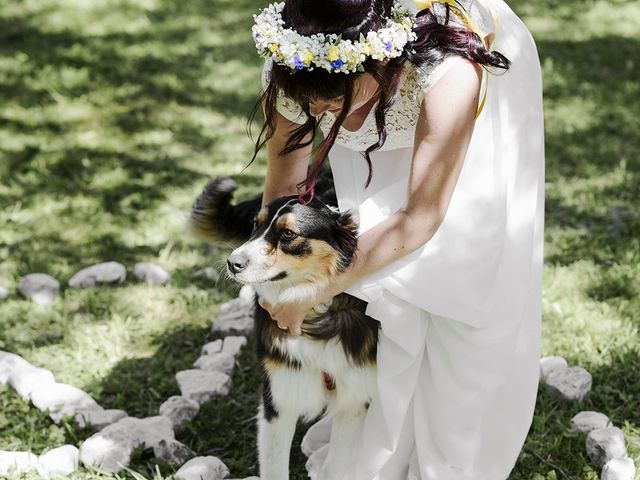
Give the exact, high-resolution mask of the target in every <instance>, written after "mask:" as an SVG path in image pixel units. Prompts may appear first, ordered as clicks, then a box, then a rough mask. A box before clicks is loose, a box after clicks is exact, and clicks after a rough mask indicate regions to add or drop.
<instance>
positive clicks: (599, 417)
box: [571, 411, 611, 433]
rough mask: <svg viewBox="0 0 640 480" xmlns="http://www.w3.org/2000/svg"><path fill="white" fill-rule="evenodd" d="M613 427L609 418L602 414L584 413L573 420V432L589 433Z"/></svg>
mask: <svg viewBox="0 0 640 480" xmlns="http://www.w3.org/2000/svg"><path fill="white" fill-rule="evenodd" d="M610 425H611V421H610V420H609V417H607V416H606V415H605V414H603V413H600V412H592V411H584V412H580V413H578V414H576V415H575V416H574V417H573V418H572V419H571V431H572V432H583V433H589V432H590V431H591V430H596V429H598V428H604V427H608V426H610Z"/></svg>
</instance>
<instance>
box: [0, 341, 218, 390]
mask: <svg viewBox="0 0 640 480" xmlns="http://www.w3.org/2000/svg"><path fill="white" fill-rule="evenodd" d="M221 345H222V343H221ZM27 367H31V364H30V363H29V362H27V361H26V360H25V359H24V358H22V357H21V356H19V355H16V354H15V353H10V352H4V351H2V350H0V385H5V384H6V383H7V382H8V381H9V376H10V375H11V372H13V370H14V369H16V368H27Z"/></svg>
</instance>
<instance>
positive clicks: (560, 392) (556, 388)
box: [545, 367, 592, 402]
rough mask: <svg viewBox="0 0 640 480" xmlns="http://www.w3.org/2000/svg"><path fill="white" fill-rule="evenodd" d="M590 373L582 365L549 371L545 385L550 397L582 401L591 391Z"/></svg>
mask: <svg viewBox="0 0 640 480" xmlns="http://www.w3.org/2000/svg"><path fill="white" fill-rule="evenodd" d="M591 383H592V379H591V374H590V373H589V372H587V371H586V370H585V369H584V368H582V367H571V368H567V369H564V370H557V371H554V372H551V373H550V374H549V375H548V376H547V380H546V383H545V387H546V389H547V392H548V393H549V395H551V396H552V397H554V398H556V399H559V400H564V401H573V400H576V401H579V402H580V401H582V400H584V399H585V398H586V396H587V395H588V394H589V392H590V391H591Z"/></svg>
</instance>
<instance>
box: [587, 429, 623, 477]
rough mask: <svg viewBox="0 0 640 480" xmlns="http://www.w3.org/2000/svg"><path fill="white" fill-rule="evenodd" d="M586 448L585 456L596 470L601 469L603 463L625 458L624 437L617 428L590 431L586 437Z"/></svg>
mask: <svg viewBox="0 0 640 480" xmlns="http://www.w3.org/2000/svg"><path fill="white" fill-rule="evenodd" d="M586 447H587V455H588V456H589V458H590V459H591V462H592V463H593V464H594V465H595V466H596V467H597V468H602V467H603V466H604V464H605V463H607V462H608V461H609V460H611V459H613V458H624V457H626V456H627V449H626V447H625V445H624V435H622V430H620V429H619V428H617V427H606V428H598V429H597V430H592V431H591V432H589V434H588V435H587V442H586Z"/></svg>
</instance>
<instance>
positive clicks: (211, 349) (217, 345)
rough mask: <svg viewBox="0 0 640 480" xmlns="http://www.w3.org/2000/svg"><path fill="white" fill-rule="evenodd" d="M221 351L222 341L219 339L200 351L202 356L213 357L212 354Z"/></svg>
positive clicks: (204, 346)
mask: <svg viewBox="0 0 640 480" xmlns="http://www.w3.org/2000/svg"><path fill="white" fill-rule="evenodd" d="M221 351H222V339H218V340H214V341H213V342H209V343H206V344H205V345H203V346H202V349H201V350H200V355H211V354H212V353H219V352H221Z"/></svg>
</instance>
